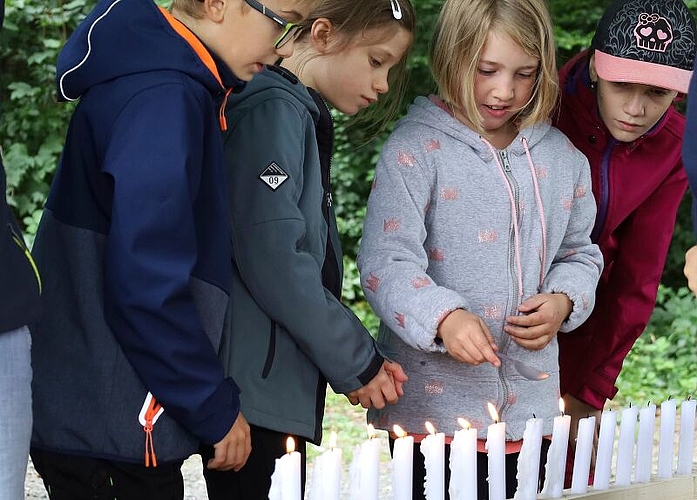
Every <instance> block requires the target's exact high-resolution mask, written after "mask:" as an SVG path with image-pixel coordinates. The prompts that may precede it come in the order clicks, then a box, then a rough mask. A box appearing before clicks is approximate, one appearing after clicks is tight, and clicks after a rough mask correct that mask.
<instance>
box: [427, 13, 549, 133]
mask: <svg viewBox="0 0 697 500" xmlns="http://www.w3.org/2000/svg"><path fill="white" fill-rule="evenodd" d="M494 30H496V31H498V32H499V33H501V34H504V35H506V36H508V37H510V39H511V40H513V42H514V43H516V44H517V45H519V46H520V47H521V48H522V50H523V51H524V52H525V53H526V54H528V55H530V56H532V57H535V58H538V59H539V61H540V65H539V68H538V71H537V76H536V79H535V85H534V87H533V90H532V94H531V96H530V100H529V101H528V102H527V104H526V105H525V107H524V108H523V109H522V110H521V111H520V113H519V114H518V117H517V125H518V127H519V128H524V127H526V126H529V125H533V124H535V123H539V122H541V121H544V120H547V119H548V118H549V117H550V115H551V113H552V111H553V110H554V107H555V105H556V102H557V96H558V93H559V83H558V79H557V70H556V60H555V43H554V31H553V27H552V21H551V19H550V15H549V11H548V10H547V6H546V5H545V2H544V0H446V2H445V4H444V5H443V8H442V10H441V12H440V16H439V18H438V22H437V24H436V29H435V31H434V34H433V38H432V41H431V47H430V51H429V62H430V66H431V72H432V74H433V77H434V79H435V81H436V84H437V85H438V92H439V94H440V96H441V98H442V99H443V100H444V101H445V102H446V103H448V104H449V105H450V106H452V107H454V108H456V109H458V110H459V111H460V112H461V113H463V114H464V115H465V116H466V117H467V118H468V120H469V121H470V122H471V123H472V124H473V125H474V127H475V128H476V129H477V131H478V132H479V133H484V130H483V129H482V126H481V116H480V115H479V112H478V111H477V105H476V103H475V100H474V82H475V78H476V74H477V66H478V64H479V58H480V56H481V53H482V50H483V48H484V45H485V43H486V40H487V36H488V35H489V33H490V32H491V31H494Z"/></svg>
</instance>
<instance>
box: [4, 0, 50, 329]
mask: <svg viewBox="0 0 697 500" xmlns="http://www.w3.org/2000/svg"><path fill="white" fill-rule="evenodd" d="M4 14H5V1H4V0H1V1H0V28H1V27H2V21H3V18H4ZM6 190H7V183H6V180H5V169H4V168H3V164H2V155H0V334H2V332H8V331H11V330H15V329H16V328H19V327H20V326H24V325H27V324H29V323H31V322H33V321H36V320H37V319H38V316H39V313H40V312H41V307H40V300H39V294H40V291H41V281H40V279H39V275H38V272H37V270H36V267H35V266H34V262H32V260H31V255H30V254H29V250H27V247H26V246H25V244H24V239H23V238H22V233H21V232H20V229H19V226H18V225H17V221H16V220H15V217H14V214H13V213H12V210H11V209H10V206H9V205H8V204H7V198H6V197H5V191H6Z"/></svg>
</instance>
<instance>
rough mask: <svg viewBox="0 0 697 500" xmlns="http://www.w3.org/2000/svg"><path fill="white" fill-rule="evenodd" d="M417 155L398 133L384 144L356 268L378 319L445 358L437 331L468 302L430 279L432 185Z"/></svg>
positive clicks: (408, 340)
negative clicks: (428, 225)
mask: <svg viewBox="0 0 697 500" xmlns="http://www.w3.org/2000/svg"><path fill="white" fill-rule="evenodd" d="M415 149H416V148H415V147H414V146H413V143H411V142H410V141H407V140H406V139H405V138H403V137H401V136H400V135H399V129H398V131H397V132H395V133H393V135H392V137H391V138H390V139H389V140H388V141H387V143H386V144H385V146H384V148H383V150H382V153H381V155H380V159H379V160H378V164H377V166H376V169H375V179H374V181H373V188H372V191H371V193H370V197H369V199H368V209H367V213H366V218H365V222H364V226H363V239H362V242H361V247H360V252H359V255H358V260H357V264H358V269H359V271H360V276H361V284H362V286H363V291H364V293H365V296H366V299H367V300H368V302H369V303H370V305H371V306H372V308H373V309H374V310H375V312H376V313H377V315H378V316H379V317H380V319H381V320H382V321H383V322H384V323H385V324H386V325H387V326H388V327H389V328H390V329H391V330H392V331H393V332H395V333H396V334H397V335H398V336H399V337H400V338H401V339H402V340H404V342H406V343H407V344H409V345H410V346H412V347H414V348H416V349H421V350H424V351H433V352H445V347H444V346H443V345H442V343H440V342H437V341H436V333H437V329H438V325H439V324H440V322H441V321H442V320H443V318H445V317H446V316H447V315H448V314H449V313H450V312H451V311H453V310H455V309H467V302H466V301H465V299H464V297H462V296H461V295H460V294H459V293H457V292H456V291H454V290H451V289H448V288H445V287H442V286H438V285H437V284H436V283H434V282H433V281H432V280H431V278H430V277H429V276H428V275H427V274H426V269H427V268H428V263H429V255H428V253H427V251H426V249H425V247H424V242H425V240H426V233H427V230H426V224H425V222H424V221H425V217H426V213H427V210H428V206H429V203H430V199H431V189H432V183H433V180H432V179H430V178H429V176H428V175H426V174H425V170H426V168H425V165H423V164H422V162H421V158H420V155H419V153H418V152H417V151H415Z"/></svg>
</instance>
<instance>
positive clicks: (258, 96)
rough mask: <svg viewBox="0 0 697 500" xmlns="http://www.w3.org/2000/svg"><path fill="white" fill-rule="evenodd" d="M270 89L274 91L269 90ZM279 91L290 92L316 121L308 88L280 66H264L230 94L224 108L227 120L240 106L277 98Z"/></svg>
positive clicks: (315, 109)
mask: <svg viewBox="0 0 697 500" xmlns="http://www.w3.org/2000/svg"><path fill="white" fill-rule="evenodd" d="M272 89H273V90H274V91H273V92H270V90H272ZM279 92H282V93H286V94H290V96H292V97H294V98H295V99H296V100H298V101H300V103H301V104H302V105H303V106H305V107H306V108H307V109H308V111H309V112H310V115H312V118H313V120H314V121H315V122H317V119H318V118H319V109H318V108H317V104H315V101H314V100H313V99H312V96H311V95H310V93H309V92H308V88H307V87H305V85H303V84H302V83H301V82H300V80H299V79H298V77H297V76H295V75H294V74H293V73H291V72H290V71H288V70H287V69H286V68H282V67H280V66H265V67H264V69H263V70H262V71H261V72H259V73H257V74H256V75H254V78H252V80H251V81H250V82H249V83H247V85H246V86H245V88H244V90H243V91H242V92H240V93H237V94H231V95H230V97H229V98H228V104H229V105H228V107H227V110H226V114H227V116H228V120H230V119H232V118H234V116H235V113H237V112H240V111H241V109H242V107H252V106H255V105H257V104H258V103H260V102H262V101H264V100H266V99H270V98H277V97H278V95H279ZM280 95H284V94H280ZM284 97H285V98H288V97H289V96H287V95H284Z"/></svg>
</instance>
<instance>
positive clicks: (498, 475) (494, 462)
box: [486, 403, 506, 500]
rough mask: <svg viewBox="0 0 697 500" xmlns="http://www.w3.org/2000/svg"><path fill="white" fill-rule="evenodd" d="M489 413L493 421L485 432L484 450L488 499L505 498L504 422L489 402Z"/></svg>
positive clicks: (503, 499) (498, 499)
mask: <svg viewBox="0 0 697 500" xmlns="http://www.w3.org/2000/svg"><path fill="white" fill-rule="evenodd" d="M487 405H488V406H489V413H490V414H491V418H492V419H493V420H494V423H493V424H491V425H489V427H488V428H487V433H486V450H487V458H488V462H489V477H488V478H487V479H488V481H489V500H505V498H506V424H505V423H504V422H499V415H498V412H497V411H496V408H495V407H494V405H492V404H491V403H487Z"/></svg>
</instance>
